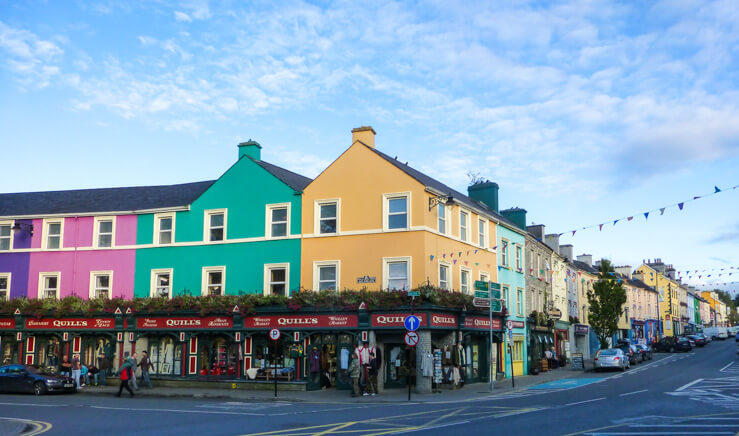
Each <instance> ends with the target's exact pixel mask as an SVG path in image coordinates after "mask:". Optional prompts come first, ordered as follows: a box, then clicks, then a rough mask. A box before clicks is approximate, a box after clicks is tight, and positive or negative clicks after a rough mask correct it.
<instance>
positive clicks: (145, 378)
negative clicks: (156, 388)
mask: <svg viewBox="0 0 739 436" xmlns="http://www.w3.org/2000/svg"><path fill="white" fill-rule="evenodd" d="M141 354H142V356H141V362H139V367H140V368H141V383H140V384H141V386H143V385H144V383H146V384H147V386H149V389H151V378H149V370H150V369H151V366H152V365H151V359H149V353H148V352H146V350H144V351H142V352H141Z"/></svg>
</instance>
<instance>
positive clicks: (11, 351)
mask: <svg viewBox="0 0 739 436" xmlns="http://www.w3.org/2000/svg"><path fill="white" fill-rule="evenodd" d="M0 344H1V345H2V356H0V357H2V360H1V361H0V362H2V364H3V365H9V364H11V363H20V360H19V359H18V344H17V343H16V342H15V341H14V338H13V337H12V336H10V335H8V336H2V337H0Z"/></svg>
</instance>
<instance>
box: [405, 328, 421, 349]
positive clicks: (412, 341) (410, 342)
mask: <svg viewBox="0 0 739 436" xmlns="http://www.w3.org/2000/svg"><path fill="white" fill-rule="evenodd" d="M403 340H404V341H405V344H406V345H407V346H409V347H415V346H416V344H418V333H416V332H405V338H403Z"/></svg>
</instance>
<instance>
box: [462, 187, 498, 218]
mask: <svg viewBox="0 0 739 436" xmlns="http://www.w3.org/2000/svg"><path fill="white" fill-rule="evenodd" d="M467 195H469V197H470V198H471V199H473V200H477V201H479V202H480V203H482V204H484V205H485V206H487V207H489V208H490V209H493V210H494V211H496V212H498V184H497V183H495V182H490V181H487V182H482V183H475V184H474V185H470V186H468V187H467Z"/></svg>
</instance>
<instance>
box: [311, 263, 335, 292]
mask: <svg viewBox="0 0 739 436" xmlns="http://www.w3.org/2000/svg"><path fill="white" fill-rule="evenodd" d="M313 277H314V278H313V289H314V290H318V291H323V290H325V289H331V290H336V289H338V286H339V261H338V260H336V261H326V262H314V263H313Z"/></svg>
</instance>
